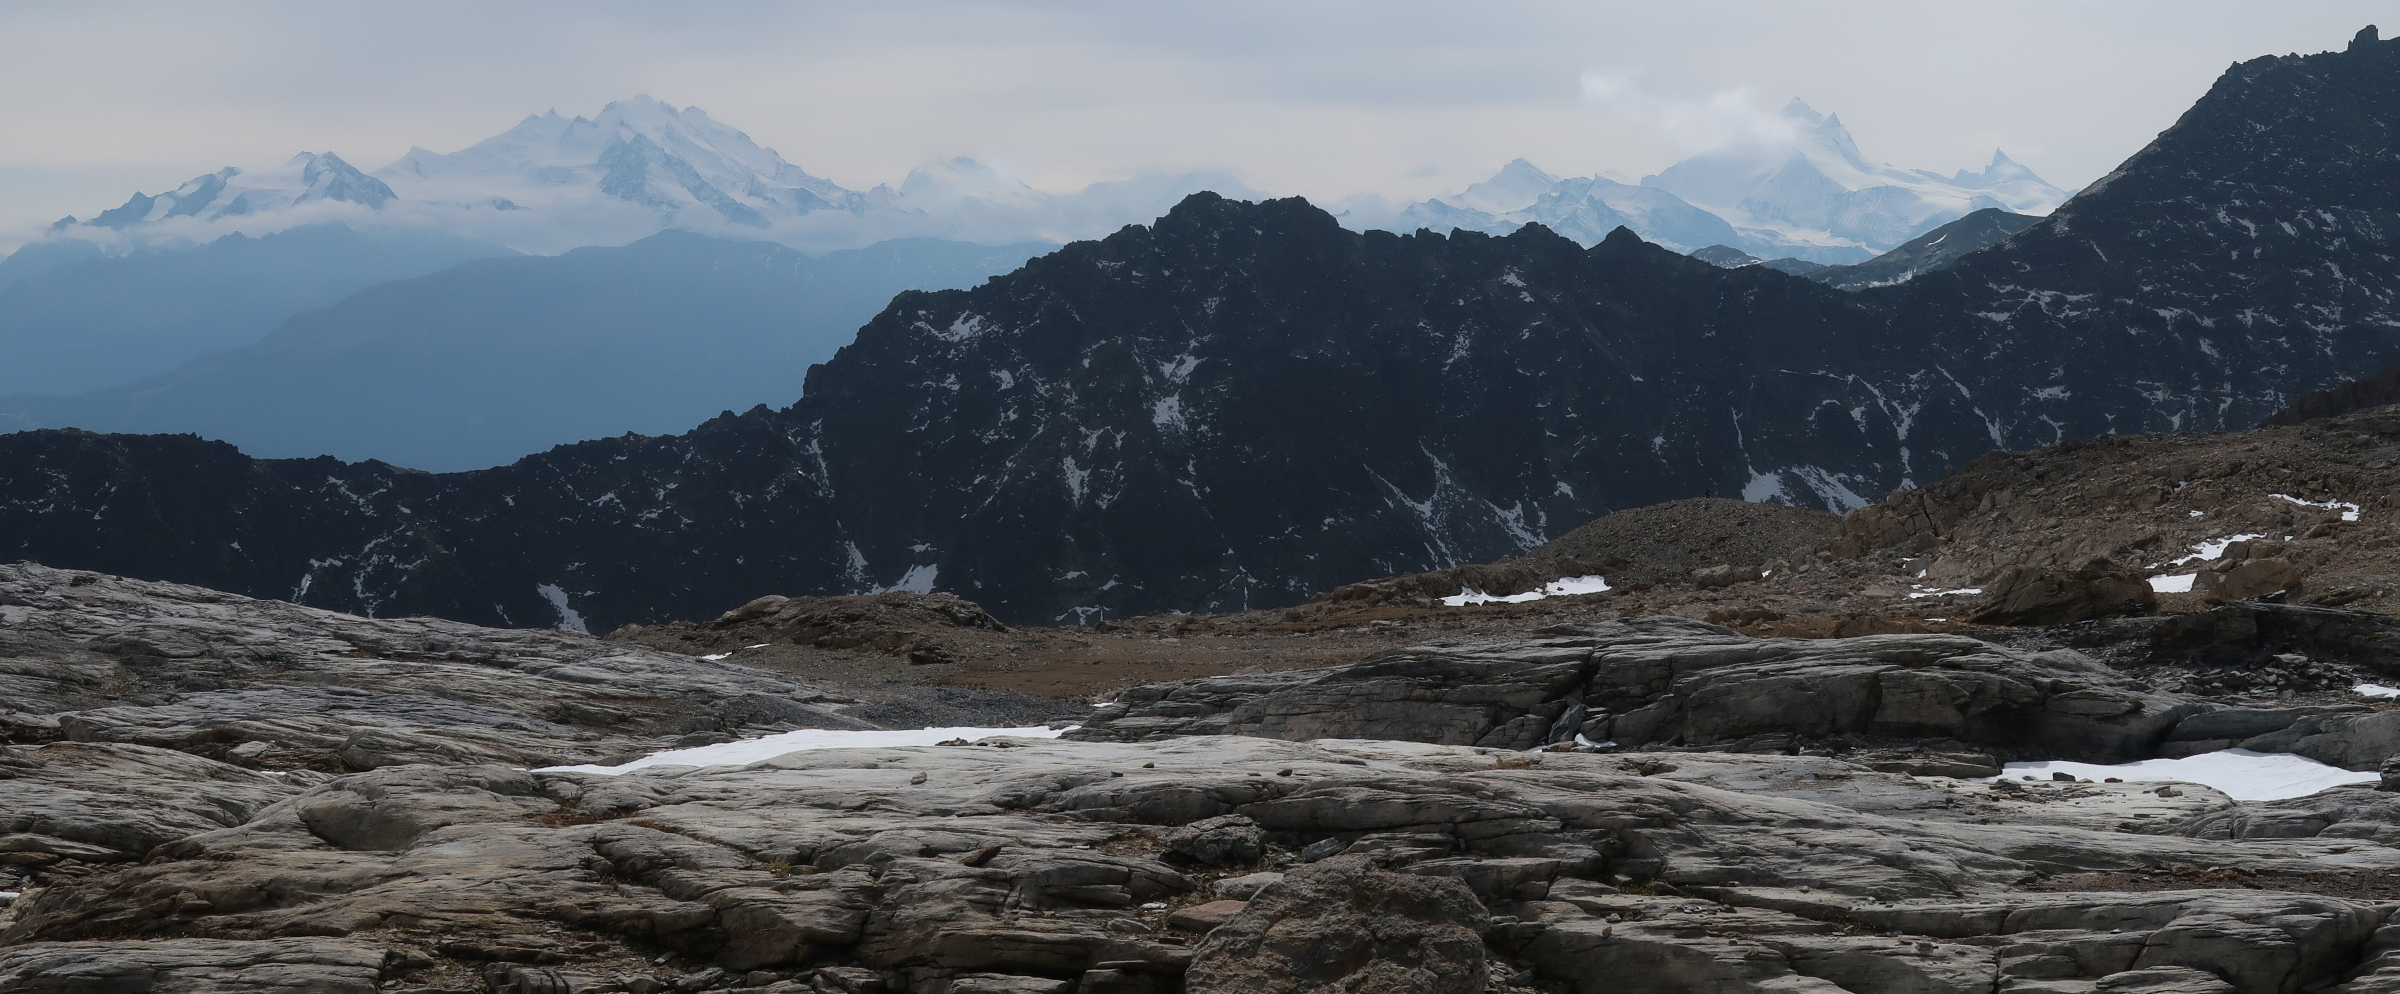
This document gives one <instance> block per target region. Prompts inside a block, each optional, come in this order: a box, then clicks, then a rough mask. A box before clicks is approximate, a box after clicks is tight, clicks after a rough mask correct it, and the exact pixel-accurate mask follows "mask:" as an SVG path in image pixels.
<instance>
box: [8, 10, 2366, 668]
mask: <svg viewBox="0 0 2400 994" xmlns="http://www.w3.org/2000/svg"><path fill="white" fill-rule="evenodd" d="M2394 121H2400V43H2392V42H2380V41H2377V40H2376V39H2375V36H2374V34H2373V32H2372V29H2370V30H2369V31H2368V32H2365V33H2362V34H2361V36H2360V37H2359V38H2358V39H2357V40H2355V41H2354V42H2353V43H2352V44H2351V46H2350V48H2349V50H2348V51H2346V52H2342V53H2328V54H2322V55H2314V56H2306V57H2280V58H2278V57H2269V58H2261V59H2256V60H2253V61H2250V62H2245V63H2242V64H2239V65H2236V66H2234V67H2232V68H2231V69H2230V70H2228V71H2227V72H2226V74H2225V75H2224V76H2223V77H2222V78H2221V79H2220V80H2219V81H2218V83H2217V84H2216V86H2215V87H2213V88H2212V89H2211V90H2210V92H2209V93H2208V94H2207V95H2206V96H2205V97H2204V98H2202V99H2201V100H2200V102H2199V103H2198V104H2197V105H2195V106H2194V107H2193V108H2192V109H2191V110H2190V111H2189V112H2188V113H2186V114H2185V115H2184V117H2183V119H2182V120H2181V121H2179V122H2177V124H2176V125H2175V126H2174V127H2172V128H2170V129H2169V130H2167V131H2166V132H2165V133H2163V134H2161V135H2160V136H2159V137H2158V139H2157V140H2156V141H2154V142H2153V143H2152V144H2151V145H2150V146H2149V147H2147V148H2145V149H2143V150H2142V151H2141V152H2140V153H2138V154H2136V155H2135V156H2134V157H2133V158H2132V159H2130V160H2128V161H2127V162H2126V163H2125V164H2124V165H2123V166H2122V167H2120V168H2119V169H2118V170H2117V171H2116V172H2114V173H2112V174H2110V175H2109V176H2108V177H2106V178H2104V179H2102V180H2101V181H2100V182H2098V183H2095V184H2093V185H2092V186H2091V187H2090V188H2088V189H2086V190H2085V191H2084V192H2083V193H2082V194H2080V195H2079V196H2077V197H2076V198H2075V199H2074V200H2073V201H2071V202H2070V203H2068V204H2067V205H2066V206H2064V207H2062V208H2060V209H2059V210H2058V211H2057V212H2056V213H2054V214H2053V215H2051V216H2050V217H2048V218H2046V219H2044V220H2043V221H2041V222H2040V223H2037V224H2034V225H2032V226H2030V227H2028V228H2026V229H2024V230H2022V231H2020V232H2018V233H2016V234H2015V235H2013V236H2010V237H2009V238H2007V239H2006V240H2005V241H2002V242H2001V243H1999V244H1998V245H1995V246H1993V247H1991V248H1988V249H1985V250H1982V251H1978V252H1974V253H1971V254H1969V255H1967V256H1965V257H1964V258H1962V259H1960V260H1959V261H1958V263H1957V264H1956V265H1955V266H1953V267H1951V268H1949V269H1947V270H1944V271H1941V272H1937V273H1931V274H1927V275H1924V276H1920V277H1918V278H1916V279H1913V280H1910V281H1908V282H1906V283H1903V284H1900V285H1897V286H1888V287H1875V288H1870V289H1867V290H1865V291H1863V292H1858V293H1846V292H1843V291H1840V290H1835V289H1832V288H1829V287H1825V286H1821V285H1819V284H1816V283H1812V282H1809V281H1807V280H1804V279H1799V278H1797V277H1791V276H1787V275H1785V274H1782V273H1778V272H1773V271H1769V270H1766V269H1764V268H1763V267H1748V268H1744V269H1737V270H1724V269H1719V268H1717V267H1715V266H1711V265H1709V264H1707V263H1704V262H1701V261H1698V260H1695V259H1690V258H1686V257H1684V256H1680V255H1676V254H1674V253H1672V252H1668V251H1666V250H1664V249H1661V248H1658V247H1655V246H1651V245H1648V244H1645V243H1643V242H1641V241H1640V240H1639V239H1638V238H1636V237H1634V236H1633V235H1632V234H1631V233H1630V232H1627V231H1623V230H1619V231H1618V232H1616V233H1615V234H1614V235H1612V236H1611V237H1610V238H1608V239H1607V240H1606V241H1604V242H1602V243H1601V244H1599V245H1597V246H1594V247H1592V248H1590V249H1584V248H1581V247H1578V246H1577V245H1575V244H1574V243H1572V242H1570V241H1568V240H1566V239H1564V238H1561V237H1559V236H1557V235H1555V234H1553V233H1551V232H1549V231H1547V230H1545V229H1541V228H1537V227H1528V228H1526V229H1523V230H1521V231H1519V232H1518V233H1516V234H1513V235H1510V236H1507V237H1497V238H1496V237H1489V236H1484V235H1477V234H1465V233H1462V234H1453V235H1448V236H1444V235H1437V234H1432V233H1427V232H1419V233H1416V234H1413V235H1395V234H1390V233H1383V232H1368V233H1365V234H1358V233H1353V232H1349V231H1345V230H1343V229H1342V228H1341V227H1340V226H1338V225H1337V224H1336V223H1335V222H1334V219H1333V218H1331V217H1330V216H1328V215H1326V214H1325V213H1323V212H1322V211H1319V210H1317V209H1316V208H1314V207H1312V206H1310V205H1308V204H1307V203H1305V202H1302V201H1299V200H1280V201H1269V202H1265V203H1241V202H1235V201H1229V200H1225V199H1222V198H1219V197H1216V196H1213V195H1206V194H1203V195H1198V196H1194V197H1192V198H1191V199H1189V200H1187V201H1185V202H1184V203H1183V204H1182V205H1180V206H1178V207H1177V208H1176V209H1175V210H1174V211H1173V212H1172V213H1170V214H1169V215H1167V216H1166V217H1164V218H1161V219H1160V220H1159V221H1158V222H1157V223H1155V224H1153V225H1151V226H1148V227H1128V228H1126V229H1124V230H1122V231H1120V232H1118V233H1117V234H1115V235H1112V236H1110V237H1108V238H1106V239H1103V240H1100V241H1095V242H1082V243H1077V244H1074V245H1070V246H1068V247H1066V248H1065V249H1062V250H1060V251H1058V252H1056V253H1053V254H1051V255H1049V256H1045V257H1042V258H1039V259H1036V260H1034V261H1033V262H1031V263H1029V264H1028V265H1026V266H1025V267H1024V268H1023V269H1020V270H1018V271H1017V272H1015V273H1012V274H1010V275H1007V276H1004V277H1000V278H997V279H995V280H993V281H991V282H990V283H988V284H986V285H984V286H982V287H979V288H977V289H973V290H966V291H948V292H941V293H929V294H928V293H910V294H904V295H902V296H901V297H899V298H897V299H895V300H894V301H893V302H892V304H891V306H890V307H889V308H887V309H886V310H885V311H884V312H883V313H882V314H881V315H880V316H878V317H877V318H876V319H875V320H874V321H873V322H871V323H870V324H868V325H867V326H866V327H865V328H863V329H862V330H861V331H860V333H859V337H858V340H857V342H856V343H854V344H852V345H851V346H849V347H847V348H845V349H843V350H842V351H841V353H840V354H839V355H838V356H837V357H836V358H835V359H834V360H833V361H832V362H830V363H827V364H825V365H823V366H819V367H816V368H814V369H813V370H812V371H811V373H810V375H809V378H808V383H807V389H806V394H805V397H804V399H802V400H801V401H800V402H799V403H797V404H795V405H793V406H791V407H789V408H786V409H783V410H780V411H776V410H768V409H766V408H763V407H762V408H757V409H754V410H751V411H749V412H746V413H743V414H739V415H734V414H728V415H726V416H723V417H720V418H718V419H716V420H713V421H710V422H708V423H707V424H704V425H701V426H700V427H698V428H696V429H694V430H693V431H691V432H689V433H687V434H684V435H680V436H673V437H658V438H645V437H633V436H628V437H623V438H615V439H605V440H600V441H594V442H586V443H580V444H577V445H571V446H562V447H560V448H557V449H553V450H551V451H550V452H547V453H544V454H541V455H536V456H532V457H529V458H527V459H524V460H522V461H520V462H518V463H515V464H513V465H510V466H506V467H501V468H498V469H492V470H485V471H479V472H473V473H457V474H445V475H429V474H422V473H415V472H410V471H406V470H401V469H397V468H394V467H391V466H387V465H383V464H380V463H372V462H370V463H364V464H343V463H339V462H336V461H333V460H329V459H328V460H278V461H259V460H251V459H248V458H245V457H243V456H241V455H240V454H238V453H236V452H235V451H233V450H232V449H230V448H228V447H225V446H222V445H216V444H212V443H207V442H203V441H200V440H197V439H194V438H190V437H182V436H99V435H91V434H83V433H74V432H29V433H23V434H18V435H12V436H7V437H6V438H5V439H0V486H5V487H6V494H5V501H4V504H0V554H5V555H11V556H24V557H28V558H32V559H36V560H40V561H43V562H46V563H49V564H52V565H56V566H66V567H79V568H89V569H97V570H104V571H108V572H113V573H120V574H126V575H132V576H139V577H149V578H160V579H172V580H178V581H183V582H189V583H198V584H204V585H207V586H211V587H218V588H222V589H228V590H235V591H240V592H244V593H250V594H259V595H266V596H274V597H287V598H292V599H296V600H300V601H303V602H305V603H309V604H314V605H318V606H325V607H335V608H340V609H344V610H351V611H359V612H371V613H375V614H382V615H388V614H396V613H425V614H435V615H442V616H447V617H452V618H458V619H462V620H468V621H475V622H481V623H493V624H516V625H525V624H553V623H582V624H586V625H589V626H592V627H594V628H599V627H605V626H612V625H615V624H618V623H622V622H632V621H655V620H660V619H665V618H672V617H704V616H710V615H713V614H714V613H716V612H718V611H721V610H723V609H725V608H727V607H729V606H731V605H734V604H738V603H741V602H742V601H745V600H747V599H749V598H751V597H754V596H757V595H759V594H763V593H769V592H780V593H787V594H800V593H829V592H861V591H868V590H875V589H887V588H908V589H925V588H931V587H938V588H940V589H943V590H949V591H954V592H957V593H959V594H962V595H964V596H967V597H970V598H973V599H975V600H977V601H981V602H983V603H984V604H986V605H988V606H989V607H990V608H991V609H992V610H993V611H994V613H996V614H998V615H1000V616H1001V617H1003V618H1006V619H1011V620H1048V619H1053V618H1063V619H1068V620H1073V619H1076V618H1078V617H1081V618H1086V619H1089V618H1094V617H1097V616H1099V614H1100V613H1101V612H1107V613H1109V614H1118V613H1124V612H1137V611H1150V610H1160V609H1180V610H1209V609H1226V608H1239V607H1243V606H1250V607H1260V606H1268V605H1274V604H1279V603H1291V602H1295V601H1298V600H1301V599H1303V598H1305V597H1306V596H1307V595H1308V593H1310V592H1311V591H1315V590H1322V589H1326V588H1329V587H1331V586H1334V585H1336V584H1339V583H1343V582H1347V581H1352V580H1357V579H1360V578H1364V577H1373V576H1383V575H1390V574H1395V573H1405V572H1412V571H1419V570H1424V569H1430V568H1436V567H1441V566H1446V565H1450V564H1453V563H1457V562H1465V561H1477V560H1485V559H1491V558H1494V557H1496V556H1499V555H1503V554H1508V553H1512V552H1516V551H1519V550H1523V549H1526V548H1530V547H1532V546H1534V545H1536V544H1538V543H1540V542H1541V541H1543V540H1544V539H1545V538H1547V537H1550V536H1554V535H1557V534H1560V533H1563V532H1564V531H1566V530H1567V529H1570V528H1572V527H1574V526H1576V525H1578V524H1581V523H1582V522H1584V521H1586V520H1588V519H1590V518H1592V517H1594V516H1596V515H1599V514H1602V513H1605V512H1607V511H1609V510H1612V509H1616V508H1621V507H1627V506H1633V505H1639V504H1646V503H1650V502H1654V501H1660V500H1667V499H1672V498H1678V497H1686V496H1694V495H1698V494H1700V493H1702V492H1705V491H1710V490H1713V491H1715V492H1717V493H1719V494H1724V495H1733V494H1739V495H1741V496H1745V497H1748V498H1751V499H1753V500H1781V501H1788V502H1793V503H1801V504H1810V505H1818V506H1824V507H1828V508H1833V509H1842V508H1846V507H1851V506H1857V505H1859V504H1862V503H1864V501H1865V499H1867V498H1869V497H1873V496H1878V495H1881V494H1882V493H1884V492H1885V491H1888V490H1890V489H1892V488H1895V487H1901V486H1907V485H1910V484H1913V483H1917V482H1925V481H1930V480H1931V479H1933V478H1935V477H1937V476H1939V475H1940V474H1941V473H1943V472H1945V471H1946V470H1948V469H1949V468H1950V467H1952V466H1955V465H1958V464H1960V463H1962V462H1964V461H1966V460H1968V459H1971V458H1973V457H1975V456H1977V455H1979V454H1981V453H1983V452H1985V451H1986V450H1989V449H1992V448H2022V447H2028V446H2035V445H2044V444H2050V443H2053V442H2056V441H2060V440H2062V439H2067V438H2074V437H2082V436H2090V435H2096V434H2101V433H2106V432H2131V431H2147V430H2161V429H2209V428H2225V427H2246V426H2248V425H2250V424H2252V423H2255V422H2256V421H2258V420H2259V419H2260V418H2263V417H2265V416H2267V415H2268V414H2270V413H2272V412H2274V411H2276V410H2278V409H2280V408H2281V407H2283V406H2284V405H2285V404H2287V403H2288V402H2289V401H2290V400H2291V399H2292V398H2293V397H2295V396H2297V395H2298V394H2300V393H2303V392H2305V391H2308V390H2314V389H2318V388H2322V387H2325V386H2327V385H2329V384H2332V383H2335V382H2338V381H2340V380H2343V379H2345V378H2349V377H2353V376H2357V375H2360V374H2362V373H2365V372H2368V371H2371V370H2374V369H2376V368H2379V367H2381V366H2383V365H2385V364H2387V363H2389V362H2390V361H2392V360H2393V359H2394V358H2400V303H2395V298H2394V293H2395V291H2396V290H2400V265H2395V262H2394V258H2393V255H2392V253H2393V252H2394V251H2395V245H2394V242H2393V238H2394V236H2395V234H2400V142H2395V136H2394V133H2393V128H2392V122H2394Z"/></svg>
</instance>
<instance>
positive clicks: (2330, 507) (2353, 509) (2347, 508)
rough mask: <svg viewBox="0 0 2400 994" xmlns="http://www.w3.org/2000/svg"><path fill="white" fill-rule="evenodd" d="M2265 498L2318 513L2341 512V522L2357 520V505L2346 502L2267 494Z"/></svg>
mask: <svg viewBox="0 0 2400 994" xmlns="http://www.w3.org/2000/svg"><path fill="white" fill-rule="evenodd" d="M2267 496H2269V497H2280V498H2283V499H2284V500H2288V501H2291V502H2292V503H2294V504H2298V505H2300V506H2301V507H2313V508H2316V509H2318V510H2320V511H2336V510H2338V511H2340V512H2342V520H2344V521H2356V520H2358V505H2356V504H2353V503H2350V502H2349V501H2346V500H2301V499H2300V498H2298V497H2294V496H2292V495H2290V494H2268V495H2267Z"/></svg>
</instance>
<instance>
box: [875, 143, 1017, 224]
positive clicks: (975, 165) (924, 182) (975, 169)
mask: <svg viewBox="0 0 2400 994" xmlns="http://www.w3.org/2000/svg"><path fill="white" fill-rule="evenodd" d="M900 196H901V197H902V198H903V199H905V200H907V201H908V203H909V206H912V207H915V208H917V209H919V210H927V211H940V210H945V209H949V208H952V207H955V206H957V205H958V204H960V203H961V202H964V201H969V200H977V201H983V202H986V203H992V204H1009V205H1016V206H1025V205H1030V204H1033V203H1035V202H1037V201H1039V200H1041V199H1042V194H1041V191H1039V190H1035V189H1034V188H1032V187H1030V186H1027V185H1025V182H1024V181H1023V180H1020V179H1018V178H1016V177H1014V176H1010V175H1008V174H1007V173H1004V172H1001V171H1000V170H998V169H994V168H992V167H991V166H987V165H984V164H983V163H981V162H977V161H975V160H974V159H970V158H967V157H966V156H963V155H962V156H953V157H951V158H947V159H936V160H934V161H932V162H928V163H926V164H924V165H922V166H918V167H917V168H915V169H911V170H909V171H908V178H907V179H905V180H902V181H901V182H900Z"/></svg>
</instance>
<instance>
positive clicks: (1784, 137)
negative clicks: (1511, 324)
mask: <svg viewBox="0 0 2400 994" xmlns="http://www.w3.org/2000/svg"><path fill="white" fill-rule="evenodd" d="M1772 123H1773V125H1774V126H1773V127H1770V128H1766V129H1763V130H1761V131H1759V132H1758V133H1755V134H1751V135H1749V136H1748V137H1746V138H1744V139H1741V140H1737V141H1735V142H1733V143H1731V144H1728V145H1724V146H1720V147H1718V148H1715V149H1712V150H1709V151H1706V152H1702V153H1700V154H1698V155H1695V156H1692V157H1691V158H1688V159H1685V160H1683V161H1681V162H1678V163H1676V164H1674V165H1672V166H1669V167H1668V168H1667V169H1666V170H1665V171H1663V172H1660V173H1659V174H1658V175H1656V176H1651V177H1648V178H1645V179H1643V180H1642V181H1641V182H1639V183H1634V182H1632V181H1630V180H1626V179H1623V178H1621V177H1617V176H1613V175H1610V174H1602V175H1598V176H1588V177H1576V178H1561V177H1557V176H1553V175H1551V174H1549V173H1546V172H1543V171H1542V170H1541V169H1540V168H1538V167H1536V166H1534V164H1533V163H1531V162H1527V161H1526V160H1524V159H1517V160H1515V161H1513V162H1510V163H1509V164H1508V165H1506V166H1503V167H1501V169H1500V171H1499V172H1498V173H1496V174H1494V175H1493V176H1492V178H1490V179H1487V180H1484V181H1483V182H1481V183H1476V184H1474V185H1472V186H1469V187H1467V188H1466V189H1465V190H1463V191H1461V192H1459V193H1457V194H1453V195H1450V196H1446V197H1439V198H1435V199H1432V200H1426V201H1421V202H1418V203H1413V204H1402V205H1394V204H1392V203H1391V202H1390V201H1387V200H1385V199H1383V198H1382V197H1380V196H1376V195H1372V194H1368V195H1362V196H1357V197H1351V198H1349V199H1347V200H1344V201H1341V202H1339V203H1338V204H1336V209H1337V213H1338V214H1339V216H1340V217H1341V219H1342V223H1343V224H1344V225H1346V226H1348V227H1351V228H1356V229H1366V228H1382V229H1385V230H1390V231H1402V232H1406V231H1414V230H1416V229H1418V228H1430V229H1432V230H1434V231H1450V230H1452V229H1465V230H1469V231H1482V232H1487V233H1490V234H1506V233H1508V232H1512V231H1515V230H1516V229H1517V228H1519V227H1521V226H1523V225H1525V224H1527V223H1529V222H1538V223H1540V224H1542V225H1544V226H1546V227H1548V228H1550V229H1551V230H1553V231H1556V232H1558V233H1559V234H1561V235H1565V236H1566V237H1568V238H1571V239H1573V240H1575V241H1576V242H1579V243H1581V244H1584V245H1592V244H1596V243H1598V242H1599V241H1600V240H1601V239H1603V238H1605V237H1607V236H1608V233H1609V232H1610V231H1613V230H1615V229H1616V228H1617V227H1618V226H1620V225H1622V226H1624V227H1627V228H1631V229H1632V230H1633V232H1634V233H1635V234H1638V235H1640V236H1641V237H1642V238H1643V239H1644V240H1645V241H1649V242H1653V243H1655V244H1658V245H1662V246H1665V247H1667V248H1670V249H1673V250H1675V251H1678V252H1690V251H1692V250H1694V249H1699V248H1704V247H1707V246H1709V245H1712V244H1715V245H1728V246H1731V247H1733V248H1737V249H1740V250H1742V251H1744V252H1748V253H1750V254H1752V255H1755V256H1758V257H1759V258H1762V259H1774V258H1781V257H1797V258H1802V259H1808V260H1811V261H1815V262H1824V263H1849V262H1862V261H1865V260H1866V259H1868V258H1870V257H1872V256H1875V255H1878V254H1881V253H1883V252H1888V251H1890V250H1892V249H1894V248H1897V247H1899V246H1900V244H1901V243H1903V242H1906V241H1908V240H1909V239H1911V238H1914V237H1916V236H1918V235H1921V234H1923V233H1925V232H1927V231H1930V230H1932V229H1933V228H1935V227H1937V226H1940V225H1942V224H1944V223H1947V222H1949V221H1952V220H1955V219H1957V218H1959V217H1963V216H1965V215H1966V214H1968V213H1971V212H1973V211H1977V210H1982V209H1984V208H1987V207H1998V208H2002V209H2005V210H2010V211H2014V212H2017V213H2021V214H2047V213H2049V212H2050V211H2051V210H2052V209H2053V208H2056V207H2057V206H2058V205H2059V204H2061V203H2064V202H2066V199H2067V196H2068V194H2067V192H2066V191H2065V190H2062V189H2060V188H2058V187H2056V186H2053V185H2051V184H2050V183H2048V182H2046V181H2044V180H2043V179H2042V178H2041V177H2039V176H2036V175H2034V174H2033V172H2032V170H2029V169H2026V168H2025V167H2024V166H2022V165H2019V164H2017V163H2016V162H2014V161H2012V160H2010V159H2009V157H2008V156H2007V155H2005V154H2003V153H2001V152H2000V151H1998V150H1996V149H1995V150H1994V151H1993V153H1992V158H1991V162H1990V164H1989V165H1987V166H1986V167H1984V170H1983V171H1982V172H1979V173H1970V172H1967V171H1966V170H1963V169H1962V170H1959V171H1958V172H1957V173H1956V174H1955V175H1952V176H1943V175H1940V174H1938V173H1933V172H1928V171H1926V170H1922V169H1900V168H1896V167H1893V166H1889V165H1883V164H1880V163H1872V162H1869V161H1867V160H1866V158H1865V157H1863V156H1862V155H1861V154H1860V153H1859V150H1858V146H1857V144H1856V143H1855V142H1854V141H1852V140H1851V137H1850V132H1849V131H1848V129H1846V128H1844V127H1843V126H1842V122H1841V118H1840V117H1839V116H1834V117H1827V116H1824V115H1821V114H1818V113H1817V112H1816V111H1815V110H1812V109H1810V108H1809V106H1808V105H1807V104H1805V103H1802V102H1801V101H1798V100H1794V101H1792V102H1791V104H1790V105H1788V106H1786V107H1785V108H1784V109H1783V111H1782V112H1781V113H1780V114H1778V115H1775V117H1774V119H1773V122H1772Z"/></svg>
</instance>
